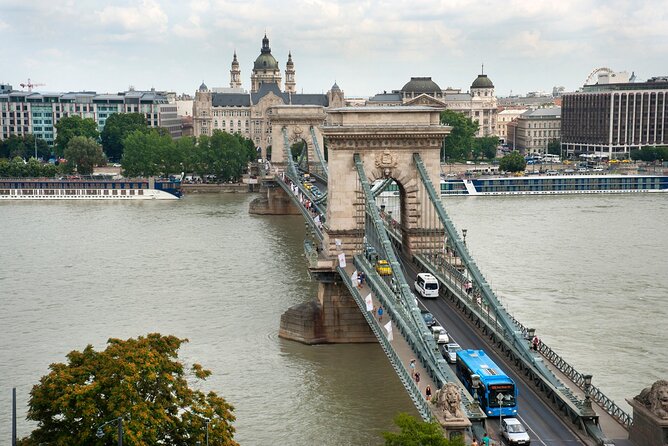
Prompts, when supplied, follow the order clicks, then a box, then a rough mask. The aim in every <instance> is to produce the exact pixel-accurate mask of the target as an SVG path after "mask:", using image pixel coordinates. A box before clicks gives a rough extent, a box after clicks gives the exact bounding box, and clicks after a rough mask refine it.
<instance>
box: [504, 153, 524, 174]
mask: <svg viewBox="0 0 668 446" xmlns="http://www.w3.org/2000/svg"><path fill="white" fill-rule="evenodd" d="M526 167H527V162H526V160H525V159H524V157H523V156H522V155H520V152H518V151H516V150H514V151H512V152H510V153H509V154H508V155H506V156H504V157H503V158H501V161H500V162H499V170H502V171H504V172H524V169H526Z"/></svg>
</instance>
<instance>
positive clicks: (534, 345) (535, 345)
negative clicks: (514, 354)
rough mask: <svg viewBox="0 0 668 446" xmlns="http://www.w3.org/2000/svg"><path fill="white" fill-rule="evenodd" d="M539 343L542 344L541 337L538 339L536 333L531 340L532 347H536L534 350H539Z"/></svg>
mask: <svg viewBox="0 0 668 446" xmlns="http://www.w3.org/2000/svg"><path fill="white" fill-rule="evenodd" d="M539 345H540V339H538V336H537V335H534V336H533V339H532V340H531V347H532V348H533V349H534V351H538V346H539Z"/></svg>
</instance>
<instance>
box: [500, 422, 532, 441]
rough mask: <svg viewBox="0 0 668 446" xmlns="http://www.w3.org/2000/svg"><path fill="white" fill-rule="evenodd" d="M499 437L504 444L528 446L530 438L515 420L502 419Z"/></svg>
mask: <svg viewBox="0 0 668 446" xmlns="http://www.w3.org/2000/svg"><path fill="white" fill-rule="evenodd" d="M501 436H502V437H503V441H504V442H505V443H506V444H509V445H512V446H515V445H521V446H529V444H531V438H529V434H528V433H527V431H526V429H524V426H522V423H520V421H519V420H518V419H517V418H504V419H503V420H502V421H501Z"/></svg>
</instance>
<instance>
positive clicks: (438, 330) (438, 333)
mask: <svg viewBox="0 0 668 446" xmlns="http://www.w3.org/2000/svg"><path fill="white" fill-rule="evenodd" d="M431 332H432V334H433V335H434V340H436V343H438V344H447V343H448V342H450V336H448V332H447V331H445V328H443V327H441V326H440V325H432V327H431Z"/></svg>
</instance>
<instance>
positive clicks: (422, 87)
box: [401, 77, 441, 94]
mask: <svg viewBox="0 0 668 446" xmlns="http://www.w3.org/2000/svg"><path fill="white" fill-rule="evenodd" d="M401 91H402V92H403V93H417V94H422V93H428V94H434V93H440V92H441V87H439V86H438V84H437V83H436V82H434V81H432V80H431V78H430V77H411V80H410V81H408V82H407V83H406V85H404V86H403V88H402V89H401Z"/></svg>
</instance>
